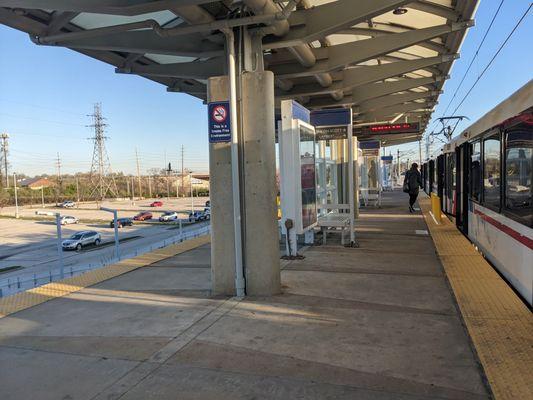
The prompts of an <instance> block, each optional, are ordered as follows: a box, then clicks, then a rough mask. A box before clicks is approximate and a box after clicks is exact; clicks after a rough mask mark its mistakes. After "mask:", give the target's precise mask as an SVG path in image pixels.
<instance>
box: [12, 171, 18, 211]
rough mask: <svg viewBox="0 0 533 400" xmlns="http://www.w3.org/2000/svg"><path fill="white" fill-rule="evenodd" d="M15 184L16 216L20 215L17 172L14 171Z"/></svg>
mask: <svg viewBox="0 0 533 400" xmlns="http://www.w3.org/2000/svg"><path fill="white" fill-rule="evenodd" d="M13 185H14V187H15V218H18V217H19V200H18V193H17V174H15V173H13Z"/></svg>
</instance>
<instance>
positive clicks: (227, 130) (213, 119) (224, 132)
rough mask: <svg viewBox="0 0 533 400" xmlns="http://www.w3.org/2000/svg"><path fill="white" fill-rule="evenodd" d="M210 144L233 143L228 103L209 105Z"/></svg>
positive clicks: (220, 102) (221, 102)
mask: <svg viewBox="0 0 533 400" xmlns="http://www.w3.org/2000/svg"><path fill="white" fill-rule="evenodd" d="M207 109H208V113H209V143H223V142H231V117H230V110H229V102H228V101H219V102H214V103H209V105H208V107H207Z"/></svg>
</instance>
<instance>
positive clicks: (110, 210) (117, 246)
mask: <svg viewBox="0 0 533 400" xmlns="http://www.w3.org/2000/svg"><path fill="white" fill-rule="evenodd" d="M100 210H102V211H107V212H110V213H113V227H114V228H115V229H114V230H115V258H116V259H117V260H120V248H119V242H118V222H117V210H113V209H111V208H106V207H100Z"/></svg>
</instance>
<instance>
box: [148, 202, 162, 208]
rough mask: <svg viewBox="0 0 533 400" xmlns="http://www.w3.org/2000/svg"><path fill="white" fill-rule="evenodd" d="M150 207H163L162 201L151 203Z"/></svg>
mask: <svg viewBox="0 0 533 400" xmlns="http://www.w3.org/2000/svg"><path fill="white" fill-rule="evenodd" d="M150 207H163V202H162V201H153V202H152V203H150Z"/></svg>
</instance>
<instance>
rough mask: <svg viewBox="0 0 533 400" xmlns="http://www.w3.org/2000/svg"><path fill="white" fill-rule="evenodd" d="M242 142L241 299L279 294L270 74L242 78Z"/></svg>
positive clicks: (252, 74) (268, 72) (272, 83)
mask: <svg viewBox="0 0 533 400" xmlns="http://www.w3.org/2000/svg"><path fill="white" fill-rule="evenodd" d="M241 120H242V129H243V138H244V160H243V161H244V163H243V166H244V182H243V187H244V207H245V209H244V210H243V216H244V218H245V230H244V232H243V234H244V243H245V249H244V258H245V264H244V266H245V277H246V293H247V294H248V295H252V296H261V295H265V296H269V295H274V294H277V293H279V292H280V290H281V283H280V280H281V279H280V261H279V260H280V252H279V238H278V224H277V206H276V194H277V193H276V147H275V146H276V144H275V115H274V74H273V73H272V72H270V71H263V72H246V73H244V74H243V75H242V117H241Z"/></svg>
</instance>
